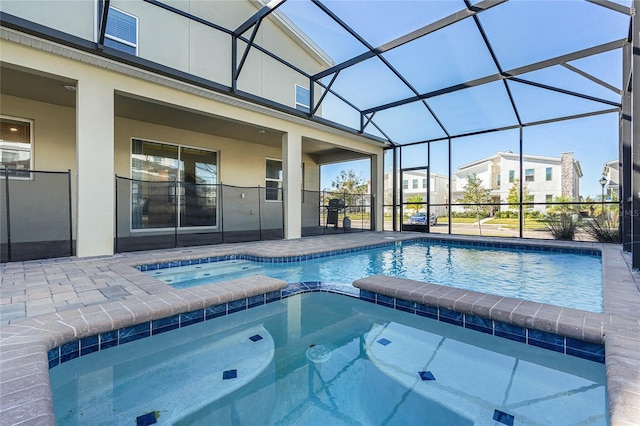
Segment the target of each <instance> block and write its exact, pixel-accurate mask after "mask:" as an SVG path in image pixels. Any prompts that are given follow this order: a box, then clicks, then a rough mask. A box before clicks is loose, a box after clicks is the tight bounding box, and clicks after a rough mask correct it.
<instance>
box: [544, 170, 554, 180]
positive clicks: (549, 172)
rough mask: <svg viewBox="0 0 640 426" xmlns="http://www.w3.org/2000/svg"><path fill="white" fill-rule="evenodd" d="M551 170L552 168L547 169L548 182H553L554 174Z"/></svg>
mask: <svg viewBox="0 0 640 426" xmlns="http://www.w3.org/2000/svg"><path fill="white" fill-rule="evenodd" d="M551 170H552V169H551V167H547V170H546V172H545V174H546V179H547V181H550V180H553V174H552V171H551Z"/></svg>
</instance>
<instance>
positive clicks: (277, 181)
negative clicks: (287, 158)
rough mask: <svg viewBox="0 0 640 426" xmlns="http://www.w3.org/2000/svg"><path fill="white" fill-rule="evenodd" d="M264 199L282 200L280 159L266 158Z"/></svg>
mask: <svg viewBox="0 0 640 426" xmlns="http://www.w3.org/2000/svg"><path fill="white" fill-rule="evenodd" d="M266 169H267V171H266V179H265V180H266V187H267V192H266V198H265V199H266V200H267V201H282V161H281V160H271V159H268V158H267V163H266Z"/></svg>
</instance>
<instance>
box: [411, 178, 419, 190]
mask: <svg viewBox="0 0 640 426" xmlns="http://www.w3.org/2000/svg"><path fill="white" fill-rule="evenodd" d="M411 187H412V188H413V189H418V179H413V180H412V182H411Z"/></svg>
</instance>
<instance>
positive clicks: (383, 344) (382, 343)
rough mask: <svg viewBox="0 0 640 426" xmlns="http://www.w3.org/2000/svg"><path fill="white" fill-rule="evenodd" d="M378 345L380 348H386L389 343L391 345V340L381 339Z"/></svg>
mask: <svg viewBox="0 0 640 426" xmlns="http://www.w3.org/2000/svg"><path fill="white" fill-rule="evenodd" d="M378 343H380V344H381V345H382V346H387V345H388V344H389V343H391V340H388V339H385V338H382V339H380V340H378Z"/></svg>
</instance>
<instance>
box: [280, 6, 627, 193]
mask: <svg viewBox="0 0 640 426" xmlns="http://www.w3.org/2000/svg"><path fill="white" fill-rule="evenodd" d="M472 3H476V2H472ZM619 3H621V4H623V5H625V6H630V2H629V1H621V2H619ZM325 4H326V5H327V7H329V8H330V9H331V10H332V11H333V12H334V13H335V14H336V15H337V16H338V17H339V18H340V19H342V20H343V21H344V22H346V23H347V24H348V25H350V26H351V27H352V28H353V29H355V30H356V31H358V32H359V33H360V34H361V35H362V36H363V37H364V38H365V39H366V41H367V42H368V43H370V44H371V45H372V46H374V47H377V46H380V45H382V44H384V43H386V42H388V41H390V40H393V39H395V38H397V37H399V36H401V35H403V34H405V33H407V32H410V31H412V30H415V29H417V28H420V27H421V26H423V25H425V24H427V23H429V22H433V21H436V20H438V19H440V18H443V17H445V16H448V15H450V14H452V13H454V12H456V11H459V10H461V9H463V8H464V3H463V2H462V1H461V0H447V1H433V0H430V1H422V0H413V1H404V0H400V1H359V0H350V1H346V0H337V1H326V2H325ZM280 10H281V12H283V13H285V14H286V15H287V16H288V17H289V18H291V19H292V20H293V22H294V23H296V25H298V26H299V27H300V28H301V29H302V30H303V31H305V32H306V33H307V34H308V35H309V36H310V37H311V38H312V39H313V40H314V41H315V42H316V43H317V44H318V45H319V46H320V47H321V48H322V49H323V50H325V51H326V52H327V53H328V54H329V55H330V56H331V57H332V58H333V59H334V61H335V62H336V63H340V62H342V61H344V60H346V59H349V58H351V57H354V56H357V55H358V54H360V53H363V52H364V51H365V47H364V46H363V45H362V44H361V43H360V42H358V41H357V40H355V39H354V38H353V37H351V36H350V35H349V34H348V33H347V32H346V31H345V30H343V29H342V28H341V27H339V26H338V25H337V24H336V23H335V22H333V21H332V20H331V19H330V18H328V17H327V16H326V15H325V14H324V13H322V11H321V10H320V9H319V8H317V7H316V6H315V5H314V4H313V3H312V2H310V1H307V0H288V1H287V2H285V3H284V4H283V5H282V6H281V7H280ZM478 19H479V21H480V23H481V24H482V26H483V28H484V31H485V33H486V35H487V37H488V39H489V40H490V42H491V44H492V47H493V50H494V52H495V55H496V57H497V59H498V62H499V64H500V66H501V68H502V70H504V71H508V70H512V69H517V68H518V67H521V66H524V65H528V64H531V63H535V62H538V61H543V60H546V59H550V58H553V57H556V56H560V55H564V54H567V53H571V52H574V51H578V50H581V49H586V48H589V47H592V46H595V45H600V44H604V43H608V42H612V41H615V40H619V39H621V38H624V37H626V34H627V31H628V23H629V17H628V16H626V15H624V14H622V13H619V12H616V11H612V10H608V9H605V8H603V7H601V6H598V5H595V4H592V3H589V2H586V1H580V0H567V1H563V0H511V1H509V2H507V3H505V4H502V5H499V6H497V7H494V8H492V9H490V10H488V11H485V12H482V13H480V14H479V15H478ZM383 56H384V58H385V59H386V60H387V61H389V62H390V63H391V64H393V66H394V67H395V68H396V69H397V70H398V71H400V72H401V73H402V74H403V75H404V76H405V78H406V79H407V80H408V81H409V82H410V83H411V85H412V86H413V87H414V88H415V89H416V90H417V91H418V92H419V93H427V92H430V91H432V90H436V89H439V88H443V87H448V86H452V85H456V84H460V83H464V82H466V81H471V80H473V79H476V78H479V77H484V76H488V75H492V74H496V73H497V68H496V66H495V64H494V62H493V59H492V57H491V55H490V52H489V51H488V49H487V48H486V46H485V44H484V43H483V41H482V37H481V36H480V33H479V30H478V28H477V27H476V25H475V24H474V22H473V20H472V19H469V18H467V19H465V20H462V21H460V22H458V23H455V24H453V25H450V26H448V27H446V28H444V29H442V30H440V31H437V32H435V33H433V34H429V35H428V36H425V37H422V38H420V39H417V40H415V41H414V42H412V43H408V44H405V45H403V46H401V47H398V48H396V49H393V50H390V51H388V52H386V53H384V55H383ZM621 58H622V53H621V50H620V49H617V50H614V51H609V52H605V53H601V54H599V55H596V56H593V57H588V58H583V59H578V60H575V61H571V62H569V63H568V65H569V67H573V68H577V69H579V70H581V71H583V72H586V73H588V74H590V75H592V76H594V77H596V78H598V79H600V80H602V81H604V82H605V83H606V84H608V85H611V86H614V87H615V88H618V89H620V88H622V80H623V77H622V74H623V73H622V60H621ZM569 67H564V66H561V65H556V66H553V67H549V68H545V69H542V70H538V71H535V72H530V73H526V74H521V75H518V77H520V78H523V79H526V80H529V81H533V82H535V83H539V84H545V85H550V86H554V87H558V88H561V89H564V90H568V91H574V92H580V93H585V94H587V95H589V96H593V97H597V98H601V99H604V100H607V101H613V102H620V95H619V94H618V93H616V92H615V91H613V90H610V88H607V87H604V86H603V85H600V84H597V83H595V82H593V81H591V80H589V79H587V78H585V77H584V76H582V75H580V74H579V73H576V72H574V71H572V70H571V69H570V68H569ZM330 78H331V77H328V78H327V79H325V81H326V82H328V81H329V80H330ZM508 86H509V90H510V91H511V95H512V97H513V99H514V101H515V103H516V106H517V109H518V113H519V115H520V119H521V121H522V122H523V123H529V122H535V121H539V120H546V119H550V118H555V117H558V116H563V115H571V114H581V113H589V112H594V111H598V110H602V109H606V108H610V106H608V105H606V104H603V103H600V102H595V101H592V100H587V99H582V98H579V97H575V96H571V95H568V94H561V93H557V92H553V91H549V90H546V89H543V88H540V87H533V86H530V85H525V84H521V83H517V82H513V81H512V82H509V83H508ZM332 89H333V90H335V91H336V92H338V93H340V94H341V95H342V96H344V97H345V98H347V99H349V100H350V101H351V102H353V103H354V104H355V105H356V106H357V107H358V108H361V109H366V108H370V107H373V106H377V105H380V104H384V103H386V102H390V101H393V100H397V99H402V98H405V97H409V96H412V95H413V92H412V91H411V90H410V89H409V88H408V87H407V86H406V85H405V84H403V83H402V82H401V81H400V80H399V79H398V78H397V77H396V76H395V75H394V74H393V73H392V72H391V71H390V70H389V69H388V68H387V67H386V66H385V65H384V64H383V62H382V61H381V60H380V59H378V58H372V59H369V60H367V61H364V62H361V63H359V64H357V65H355V66H353V67H350V68H347V69H345V70H343V71H341V72H340V74H339V75H338V77H337V78H336V80H335V83H334V85H333V86H332ZM428 103H429V106H430V107H431V108H432V110H433V111H434V112H435V114H436V115H437V116H438V118H439V120H440V121H441V123H442V124H443V125H444V126H445V128H446V129H447V131H448V132H449V133H450V134H452V135H455V134H461V133H467V132H473V131H481V130H488V129H491V128H496V127H501V126H509V125H513V124H517V118H516V115H515V113H514V111H513V108H512V107H511V102H510V100H509V96H508V94H507V91H506V89H505V85H504V84H503V83H502V82H500V81H497V82H494V83H490V84H486V85H482V86H477V87H473V88H467V89H464V90H460V91H457V92H453V93H449V94H445V95H441V96H436V97H432V98H430V99H429V100H428ZM323 116H324V117H325V118H328V119H331V120H334V121H337V122H339V123H340V124H344V125H348V126H351V127H354V128H355V127H357V126H358V125H359V115H358V114H357V112H355V111H354V110H353V109H352V108H350V107H349V106H347V105H346V104H344V103H343V102H342V101H340V100H339V99H337V98H336V97H334V96H331V95H329V96H327V97H326V99H325V101H324V103H323ZM374 121H375V122H376V123H377V124H378V125H379V126H380V127H382V128H383V129H384V131H385V133H387V134H388V135H389V136H390V137H391V138H392V139H393V140H394V142H396V143H399V144H403V143H410V142H415V141H421V140H427V139H433V138H438V137H443V136H445V134H444V132H443V130H442V129H441V127H440V126H439V125H438V123H437V122H436V120H435V119H434V118H433V116H432V115H431V114H430V113H429V112H428V111H427V110H426V108H425V107H424V106H423V105H422V103H421V102H417V103H414V104H407V105H404V106H402V107H398V108H394V109H388V110H384V111H380V112H378V113H377V114H376V116H375V117H374ZM365 131H367V132H370V133H371V134H374V135H380V134H379V133H378V132H377V131H376V130H375V128H373V126H368V127H367V128H366V129H365ZM523 140H524V153H525V154H533V155H548V156H554V157H559V156H560V154H561V153H562V152H569V151H571V152H574V157H575V158H576V159H577V160H578V161H580V163H581V166H582V169H583V171H584V177H583V178H582V179H581V182H580V187H581V191H580V192H581V194H582V195H583V196H587V195H592V196H595V195H598V194H599V193H600V190H601V187H600V184H599V183H598V180H599V178H600V176H601V172H602V167H603V164H604V162H607V161H610V160H615V159H617V157H618V152H617V150H618V148H617V143H618V114H617V113H613V114H607V115H600V116H593V117H589V118H584V119H580V120H571V121H568V122H560V123H554V124H547V125H542V126H531V127H525V128H524V131H523ZM505 150H512V151H514V152H518V150H519V135H518V131H517V130H516V131H506V132H499V133H489V134H485V135H482V136H477V137H473V138H465V139H464V140H462V139H460V140H456V139H454V144H453V147H452V164H453V169H454V170H452V171H455V169H456V167H457V166H458V165H461V164H464V163H466V162H469V161H474V160H477V159H480V158H484V157H487V156H489V155H492V154H494V153H495V152H497V151H505ZM415 151H416V153H415V154H416V155H405V158H409V159H411V160H414V161H413V162H415V161H417V162H420V161H421V159H422V158H426V154H424V155H423V154H422V153H420V152H419V151H420V150H419V149H418V150H415ZM445 151H446V150H444V149H441V148H440V146H438V147H436V146H434V150H433V151H432V156H431V157H432V169H433V171H434V172H439V173H442V174H446V173H447V170H446V165H447V164H448V162H447V161H446V160H447V159H446V158H442V161H438V152H440V153H442V152H445ZM413 162H412V163H413ZM412 163H405V164H403V166H404V167H411V166H423V165H426V162H423V164H417V163H416V164H412ZM342 169H353V170H355V171H356V172H358V173H360V174H361V175H362V176H363V177H364V178H365V179H368V178H369V173H370V172H369V165H368V162H366V161H359V162H356V163H351V164H333V165H327V166H323V168H322V178H321V188H328V187H330V186H331V180H332V179H333V178H334V177H335V176H336V175H337V174H338V173H339V172H340V171H341V170H342Z"/></svg>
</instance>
